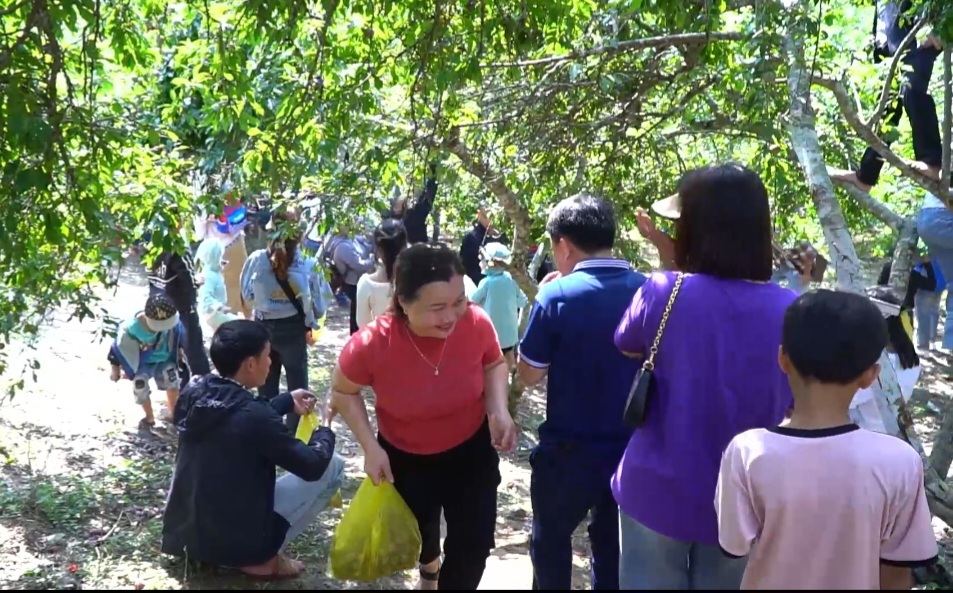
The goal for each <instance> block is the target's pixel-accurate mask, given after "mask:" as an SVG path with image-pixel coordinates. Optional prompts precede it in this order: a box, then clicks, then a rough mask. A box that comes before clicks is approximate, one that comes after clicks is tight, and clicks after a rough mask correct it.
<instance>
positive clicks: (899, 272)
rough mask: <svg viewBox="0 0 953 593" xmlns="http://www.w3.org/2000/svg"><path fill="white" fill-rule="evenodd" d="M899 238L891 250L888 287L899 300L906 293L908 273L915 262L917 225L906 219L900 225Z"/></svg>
mask: <svg viewBox="0 0 953 593" xmlns="http://www.w3.org/2000/svg"><path fill="white" fill-rule="evenodd" d="M899 231H900V237H899V239H898V240H897V246H896V247H895V248H894V250H893V260H892V263H891V264H890V281H889V285H890V288H892V289H893V290H894V291H895V292H896V293H897V295H899V296H900V298H903V296H904V295H905V294H906V293H907V284H908V283H909V282H910V272H911V270H913V266H914V264H915V262H916V260H917V238H918V237H917V223H916V221H915V220H913V219H912V218H906V219H904V220H903V222H902V223H901V225H900V229H899Z"/></svg>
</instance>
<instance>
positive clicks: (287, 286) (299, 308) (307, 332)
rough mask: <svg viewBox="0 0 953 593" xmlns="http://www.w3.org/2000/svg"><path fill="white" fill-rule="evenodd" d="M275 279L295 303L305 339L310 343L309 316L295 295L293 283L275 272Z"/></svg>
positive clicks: (293, 303)
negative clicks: (292, 287) (289, 282)
mask: <svg viewBox="0 0 953 593" xmlns="http://www.w3.org/2000/svg"><path fill="white" fill-rule="evenodd" d="M275 280H276V281H277V282H278V286H280V287H281V290H282V291H284V293H285V296H286V297H288V300H289V301H291V304H292V305H294V308H295V311H297V312H298V315H300V316H301V325H303V326H304V333H305V340H306V341H308V342H309V343H310V341H311V328H310V327H308V325H307V322H306V320H307V318H308V317H307V316H306V315H305V314H304V306H303V305H302V304H301V299H300V298H298V297H297V296H295V293H294V290H292V289H291V285H290V284H288V280H282V279H281V278H279V277H278V274H277V273H275Z"/></svg>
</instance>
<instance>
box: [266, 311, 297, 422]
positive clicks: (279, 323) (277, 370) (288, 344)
mask: <svg viewBox="0 0 953 593" xmlns="http://www.w3.org/2000/svg"><path fill="white" fill-rule="evenodd" d="M262 323H263V324H264V325H265V326H266V327H267V328H268V329H269V331H271V369H270V370H269V371H268V379H266V380H265V384H264V385H262V386H261V387H259V388H258V395H259V396H260V397H262V398H264V399H269V400H270V399H273V398H275V397H277V396H278V393H279V391H280V390H281V369H282V368H284V370H285V381H286V382H287V384H288V391H294V390H295V389H307V388H308V343H307V342H306V341H305V335H304V321H302V319H301V316H300V315H294V316H292V317H286V318H284V319H265V320H262ZM285 424H287V426H288V428H289V429H290V430H291V432H294V431H295V430H296V429H297V428H298V415H297V414H295V413H294V412H291V413H290V414H288V416H287V417H286V418H285Z"/></svg>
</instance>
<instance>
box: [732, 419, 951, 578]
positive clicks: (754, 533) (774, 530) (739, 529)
mask: <svg viewBox="0 0 953 593" xmlns="http://www.w3.org/2000/svg"><path fill="white" fill-rule="evenodd" d="M715 507H716V509H717V512H718V529H719V534H718V535H719V540H720V543H721V547H722V549H723V550H724V551H725V552H727V553H728V554H730V555H733V556H748V566H747V569H746V570H745V575H744V580H743V581H742V582H741V588H742V589H762V590H769V591H790V590H792V589H810V590H822V591H830V590H832V589H833V590H835V591H837V590H854V591H857V590H864V589H867V590H875V589H880V565H881V564H893V565H895V566H906V567H915V566H918V565H927V564H932V563H933V562H935V561H936V556H937V544H936V537H935V536H934V535H933V526H932V524H931V522H930V509H929V507H928V506H927V498H926V492H925V490H924V487H923V462H922V461H920V457H919V456H918V455H917V453H916V451H914V450H913V448H912V447H911V446H910V445H908V444H907V443H905V442H903V441H901V440H900V439H897V438H894V437H891V436H888V435H885V434H878V433H876V432H870V431H867V430H863V429H859V428H858V427H857V426H856V425H852V424H851V425H846V426H840V427H835V428H828V429H822V430H799V429H792V428H788V427H779V428H774V429H771V430H764V429H756V430H749V431H747V432H744V433H742V434H740V435H738V436H736V437H735V438H734V440H732V441H731V443H730V444H729V445H728V448H727V449H726V450H725V454H724V457H723V459H722V462H721V475H720V477H719V479H718V487H717V492H716V494H715Z"/></svg>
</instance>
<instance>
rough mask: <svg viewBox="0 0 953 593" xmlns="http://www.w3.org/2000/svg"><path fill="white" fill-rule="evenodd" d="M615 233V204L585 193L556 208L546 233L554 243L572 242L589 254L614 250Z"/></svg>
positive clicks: (552, 211)
mask: <svg viewBox="0 0 953 593" xmlns="http://www.w3.org/2000/svg"><path fill="white" fill-rule="evenodd" d="M615 230H616V222H615V213H614V212H613V209H612V204H611V203H609V202H608V201H607V200H605V199H603V198H600V197H596V196H592V195H589V194H585V193H583V194H576V195H575V196H572V197H569V198H566V199H565V200H562V201H561V202H559V203H558V204H556V206H555V207H554V208H553V209H552V210H551V211H550V213H549V220H548V221H547V222H546V232H548V233H549V235H550V236H551V237H552V238H553V242H556V241H558V240H560V239H568V240H569V241H570V242H572V244H573V245H575V246H576V247H578V248H579V249H581V250H582V251H584V252H586V253H596V252H599V251H605V250H606V249H612V246H613V245H615Z"/></svg>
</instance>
